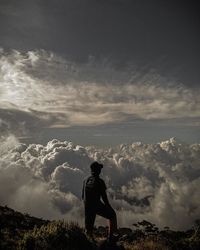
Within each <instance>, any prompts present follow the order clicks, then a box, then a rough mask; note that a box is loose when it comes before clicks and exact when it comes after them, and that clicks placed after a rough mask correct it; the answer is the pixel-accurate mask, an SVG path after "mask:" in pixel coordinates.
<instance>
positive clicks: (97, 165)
mask: <svg viewBox="0 0 200 250" xmlns="http://www.w3.org/2000/svg"><path fill="white" fill-rule="evenodd" d="M90 168H91V170H92V171H93V172H95V170H97V169H102V168H103V164H100V163H98V162H97V161H94V162H93V163H92V164H91V165H90Z"/></svg>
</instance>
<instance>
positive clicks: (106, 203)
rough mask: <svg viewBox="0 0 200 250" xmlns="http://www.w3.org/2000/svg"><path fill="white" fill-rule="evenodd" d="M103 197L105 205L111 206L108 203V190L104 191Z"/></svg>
mask: <svg viewBox="0 0 200 250" xmlns="http://www.w3.org/2000/svg"><path fill="white" fill-rule="evenodd" d="M101 197H102V200H103V202H104V203H105V205H108V206H110V203H109V201H108V197H107V194H106V190H104V191H102V193H101Z"/></svg>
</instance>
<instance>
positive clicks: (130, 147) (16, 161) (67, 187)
mask: <svg viewBox="0 0 200 250" xmlns="http://www.w3.org/2000/svg"><path fill="white" fill-rule="evenodd" d="M0 155H1V157H0V202H1V204H7V205H9V206H11V207H13V208H15V209H19V210H20V211H23V212H29V213H31V214H33V215H36V216H40V217H45V218H49V219H55V218H65V219H69V220H72V219H74V218H76V220H78V221H79V222H80V223H83V219H82V216H83V204H82V202H81V199H80V197H81V187H82V182H83V179H84V178H85V177H86V176H87V175H88V174H89V165H90V163H91V162H92V161H94V160H98V161H100V162H102V163H103V164H104V168H103V172H102V175H103V178H104V180H105V181H106V185H107V187H108V194H109V197H110V200H111V203H112V205H113V206H114V208H115V209H116V210H117V214H118V218H119V224H120V226H131V225H132V223H134V222H136V221H138V220H142V219H147V220H150V221H152V222H154V223H156V224H157V225H159V226H160V227H162V226H170V227H172V228H175V229H186V228H188V227H190V226H191V225H192V224H193V222H194V220H195V219H197V218H198V217H199V214H200V202H199V199H198V197H199V195H200V191H199V185H200V168H199V166H200V164H199V159H200V145H199V144H181V143H179V142H177V141H176V140H175V139H174V138H171V139H170V140H168V141H163V142H160V143H156V144H142V143H132V144H122V145H119V146H117V147H115V148H110V149H97V148H95V147H86V148H85V147H82V146H79V145H75V144H73V143H72V142H68V141H64V142H62V141H58V140H55V139H54V140H52V141H50V142H48V143H47V144H46V145H44V146H43V145H40V144H30V145H26V144H21V143H19V142H18V141H17V139H16V138H15V137H13V136H10V137H7V138H6V139H5V138H4V140H2V141H1V144H0Z"/></svg>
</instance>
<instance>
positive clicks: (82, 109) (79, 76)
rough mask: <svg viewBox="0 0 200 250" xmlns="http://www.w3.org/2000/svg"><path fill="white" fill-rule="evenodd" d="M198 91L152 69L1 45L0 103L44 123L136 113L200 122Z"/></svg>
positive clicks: (92, 122) (97, 121)
mask: <svg viewBox="0 0 200 250" xmlns="http://www.w3.org/2000/svg"><path fill="white" fill-rule="evenodd" d="M199 92H200V91H199V89H195V90H194V89H191V88H188V87H186V86H184V85H181V83H176V82H175V81H172V80H170V81H169V80H167V79H165V78H164V77H162V76H160V75H158V74H157V73H156V72H154V71H153V70H150V71H149V73H146V74H142V73H141V72H140V71H139V70H136V69H134V67H129V68H127V69H124V70H118V69H116V68H115V67H114V66H113V65H112V64H111V63H110V62H109V61H107V60H104V61H99V62H97V61H95V58H93V57H90V58H89V60H88V62H87V63H82V64H80V63H79V64H78V63H73V62H69V61H67V60H65V59H63V58H61V57H59V56H57V55H55V54H53V53H51V52H46V51H43V50H40V51H29V52H27V53H22V52H19V51H16V50H14V51H11V52H6V51H4V50H3V49H2V50H1V59H0V107H1V108H2V109H9V110H19V111H23V112H27V113H28V114H31V115H35V116H37V117H38V118H39V119H44V120H45V119H46V117H47V116H48V119H47V120H48V122H47V125H46V126H52V127H56V126H57V127H67V126H73V125H99V124H107V123H110V122H120V121H124V120H130V119H132V118H135V117H137V118H140V119H144V120H152V119H161V120H162V119H183V118H184V119H185V120H187V119H191V118H196V120H197V121H198V119H199V116H200V101H199V98H198V97H199ZM39 114H40V115H39ZM41 114H42V115H41ZM45 114H46V115H45Z"/></svg>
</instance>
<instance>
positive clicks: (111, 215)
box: [97, 202, 117, 239]
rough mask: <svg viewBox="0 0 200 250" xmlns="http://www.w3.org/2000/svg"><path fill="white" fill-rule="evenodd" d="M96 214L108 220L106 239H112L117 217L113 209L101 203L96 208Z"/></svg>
mask: <svg viewBox="0 0 200 250" xmlns="http://www.w3.org/2000/svg"><path fill="white" fill-rule="evenodd" d="M97 214H98V215H100V216H102V217H104V218H106V219H108V237H109V239H110V238H112V237H113V234H114V233H117V216H116V213H115V211H114V209H113V208H112V207H111V206H107V205H105V204H103V203H102V202H101V203H100V204H99V206H98V208H97Z"/></svg>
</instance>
